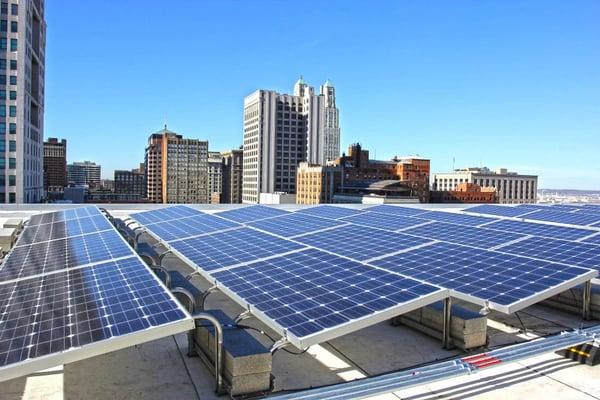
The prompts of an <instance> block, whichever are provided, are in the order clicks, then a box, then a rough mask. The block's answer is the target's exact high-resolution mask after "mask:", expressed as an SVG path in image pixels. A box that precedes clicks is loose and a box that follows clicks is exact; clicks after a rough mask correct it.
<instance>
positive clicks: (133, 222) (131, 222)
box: [123, 219, 137, 228]
mask: <svg viewBox="0 0 600 400" xmlns="http://www.w3.org/2000/svg"><path fill="white" fill-rule="evenodd" d="M123 222H124V221H123ZM136 222H137V221H135V220H133V219H132V220H130V221H128V222H125V226H126V227H128V228H129V225H133V224H135V223H136Z"/></svg>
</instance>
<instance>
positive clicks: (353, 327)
mask: <svg viewBox="0 0 600 400" xmlns="http://www.w3.org/2000/svg"><path fill="white" fill-rule="evenodd" d="M246 227H247V228H250V229H254V228H252V227H250V226H246ZM257 232H262V231H259V230H257ZM213 233H216V232H213ZM148 234H150V236H152V237H153V238H154V239H155V240H157V241H158V242H160V243H161V244H162V245H163V246H165V247H167V248H168V249H169V250H170V251H171V253H172V254H174V255H176V256H177V257H179V259H180V260H181V261H183V262H184V263H185V264H187V265H188V266H189V267H190V268H192V269H193V270H194V271H196V272H197V273H198V274H200V276H202V277H203V278H204V279H206V280H207V281H208V282H210V283H211V284H212V285H213V287H215V288H217V289H219V290H220V291H222V292H223V293H224V294H226V295H227V296H228V297H229V298H231V299H232V300H233V301H235V302H236V303H237V304H239V305H240V306H241V307H243V308H244V309H245V310H247V311H248V312H250V313H251V314H252V315H254V316H255V317H256V318H258V319H259V320H260V321H262V322H263V323H264V324H265V325H267V326H268V327H270V328H271V329H273V330H274V331H275V332H277V333H278V334H279V335H281V336H282V337H284V338H286V339H287V340H288V341H289V342H290V343H291V344H292V345H294V346H295V347H296V348H298V349H302V350H303V349H306V348H308V347H310V346H312V345H314V344H319V343H323V342H325V341H327V340H331V339H334V338H336V337H339V336H343V335H346V334H348V333H352V332H355V331H357V330H359V329H362V328H366V327H368V326H371V325H374V324H376V323H379V322H383V321H386V320H388V319H390V318H393V317H395V316H398V315H401V314H404V313H407V312H410V311H413V310H416V309H418V308H421V307H424V306H426V305H429V304H432V303H435V302H437V301H440V300H443V299H445V298H447V297H448V293H449V291H448V289H446V288H441V287H440V291H439V292H435V293H434V294H432V295H431V296H432V298H431V299H429V298H428V299H427V300H424V299H421V298H419V299H416V300H413V301H411V302H408V303H402V304H400V305H398V306H397V307H392V308H391V309H388V310H386V311H382V312H380V313H376V314H374V315H372V316H369V317H364V318H359V319H357V320H353V321H350V322H348V323H345V324H341V325H338V326H335V327H332V328H326V329H324V330H322V331H320V332H318V333H315V334H313V335H309V336H306V337H303V338H302V339H300V338H298V337H296V336H294V335H293V334H291V333H288V332H287V331H286V330H285V329H284V328H283V327H282V326H281V325H279V324H278V323H276V322H275V321H274V320H273V319H271V318H269V317H268V316H266V315H265V314H264V313H263V312H261V311H260V310H257V309H256V308H255V307H253V306H252V305H251V304H249V303H248V302H246V301H245V300H244V299H243V298H241V297H240V296H238V295H237V294H236V293H235V292H233V291H231V290H229V289H228V288H227V287H226V286H224V285H221V284H219V281H218V280H217V279H216V278H215V277H214V276H212V275H211V274H212V273H216V272H219V271H223V270H224V269H233V268H238V267H241V266H235V265H234V266H229V267H226V268H224V269H217V270H213V271H210V272H209V271H206V270H204V269H202V268H200V267H199V266H198V265H196V264H195V263H194V262H193V261H191V260H190V259H189V258H187V257H186V256H185V255H184V254H182V253H180V252H179V251H177V250H175V249H173V248H172V247H171V246H170V244H169V243H168V242H166V241H164V240H162V239H161V238H160V237H156V236H155V235H153V234H152V233H150V232H148ZM269 234H270V235H273V236H276V237H278V238H281V239H284V240H290V241H293V239H288V238H285V237H281V236H278V235H276V234H272V233H269ZM297 243H299V242H297ZM300 244H301V243H300ZM307 249H316V250H319V251H322V252H325V253H329V254H332V255H335V256H337V257H341V258H344V259H347V260H349V261H352V262H355V263H359V264H362V265H365V267H369V268H375V269H378V267H375V266H372V265H368V264H365V263H362V262H360V261H356V260H353V259H351V258H348V257H343V256H341V255H339V254H335V253H332V252H328V251H326V250H323V249H319V248H315V247H311V246H306V247H303V248H299V249H296V250H292V251H289V252H286V253H281V254H277V255H273V256H269V257H264V258H261V259H257V260H254V261H251V262H246V263H244V265H250V264H253V263H256V262H260V261H266V260H269V259H272V258H277V257H282V256H286V255H289V254H292V253H298V252H301V251H304V250H307ZM379 269H381V268H379ZM386 272H389V271H386ZM395 275H400V276H404V275H401V274H397V273H395ZM404 277H405V278H408V279H412V280H415V281H420V282H423V283H426V284H428V285H430V286H436V287H439V286H438V285H435V284H431V283H428V282H424V281H422V280H419V279H414V278H411V277H409V276H404ZM413 304H414V307H412V305H413Z"/></svg>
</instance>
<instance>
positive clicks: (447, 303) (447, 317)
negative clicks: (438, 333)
mask: <svg viewBox="0 0 600 400" xmlns="http://www.w3.org/2000/svg"><path fill="white" fill-rule="evenodd" d="M443 302H444V308H443V321H442V347H443V348H444V349H446V350H449V349H450V348H451V344H450V328H451V326H452V325H451V322H452V298H451V297H446V298H445V299H444V300H443Z"/></svg>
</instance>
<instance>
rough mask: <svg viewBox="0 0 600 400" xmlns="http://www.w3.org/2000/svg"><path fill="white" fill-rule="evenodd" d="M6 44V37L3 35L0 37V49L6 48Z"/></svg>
mask: <svg viewBox="0 0 600 400" xmlns="http://www.w3.org/2000/svg"><path fill="white" fill-rule="evenodd" d="M7 44H8V39H6V38H5V37H3V38H0V50H6V46H7Z"/></svg>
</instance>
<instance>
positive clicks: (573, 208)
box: [550, 204, 581, 212]
mask: <svg viewBox="0 0 600 400" xmlns="http://www.w3.org/2000/svg"><path fill="white" fill-rule="evenodd" d="M550 208H551V209H552V210H555V211H563V212H573V211H577V210H579V209H580V208H581V206H576V205H572V204H551V205H550Z"/></svg>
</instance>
